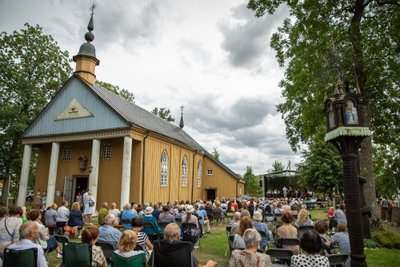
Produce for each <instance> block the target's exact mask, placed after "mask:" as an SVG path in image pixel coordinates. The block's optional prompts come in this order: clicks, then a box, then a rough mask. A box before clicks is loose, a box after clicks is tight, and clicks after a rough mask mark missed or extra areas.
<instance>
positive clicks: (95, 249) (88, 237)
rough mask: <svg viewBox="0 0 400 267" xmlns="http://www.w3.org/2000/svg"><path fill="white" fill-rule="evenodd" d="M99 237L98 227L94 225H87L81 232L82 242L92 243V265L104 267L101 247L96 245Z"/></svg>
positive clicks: (105, 262)
mask: <svg viewBox="0 0 400 267" xmlns="http://www.w3.org/2000/svg"><path fill="white" fill-rule="evenodd" d="M97 239H99V229H98V228H97V227H96V226H88V227H86V228H85V229H84V230H83V232H82V243H88V244H91V245H92V267H106V266H107V261H106V258H105V257H104V254H103V250H102V249H101V247H99V246H96V242H97Z"/></svg>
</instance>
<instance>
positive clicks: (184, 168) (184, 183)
mask: <svg viewBox="0 0 400 267" xmlns="http://www.w3.org/2000/svg"><path fill="white" fill-rule="evenodd" d="M187 170H188V161H187V158H186V156H184V157H183V159H182V182H181V186H182V187H186V186H187Z"/></svg>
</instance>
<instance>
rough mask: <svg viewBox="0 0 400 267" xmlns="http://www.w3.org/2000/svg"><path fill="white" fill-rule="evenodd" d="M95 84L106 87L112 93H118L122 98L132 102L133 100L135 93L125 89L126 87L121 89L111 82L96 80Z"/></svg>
mask: <svg viewBox="0 0 400 267" xmlns="http://www.w3.org/2000/svg"><path fill="white" fill-rule="evenodd" d="M96 84H98V85H100V86H101V87H103V88H104V89H107V90H109V91H111V92H113V93H114V94H117V95H119V96H120V97H122V98H124V99H125V100H127V101H129V102H132V103H134V102H135V101H134V100H135V95H134V94H133V93H132V92H130V91H128V90H126V89H123V88H122V89H121V88H119V86H117V85H113V84H111V83H107V82H102V81H98V80H97V81H96Z"/></svg>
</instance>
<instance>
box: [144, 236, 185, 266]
mask: <svg viewBox="0 0 400 267" xmlns="http://www.w3.org/2000/svg"><path fill="white" fill-rule="evenodd" d="M166 246H168V249H167V250H165V249H162V248H163V247H166ZM192 249H193V244H192V243H191V242H185V241H178V242H172V243H169V242H168V241H167V240H161V241H158V242H155V243H154V248H153V254H152V256H151V260H152V266H157V267H170V266H191V267H193V259H192ZM149 265H150V264H149Z"/></svg>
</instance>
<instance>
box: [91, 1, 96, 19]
mask: <svg viewBox="0 0 400 267" xmlns="http://www.w3.org/2000/svg"><path fill="white" fill-rule="evenodd" d="M96 7H97V6H96V3H95V1H93V4H92V6H91V7H90V11H91V12H92V13H90V15H92V16H93V14H94V10H95V8H96Z"/></svg>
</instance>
